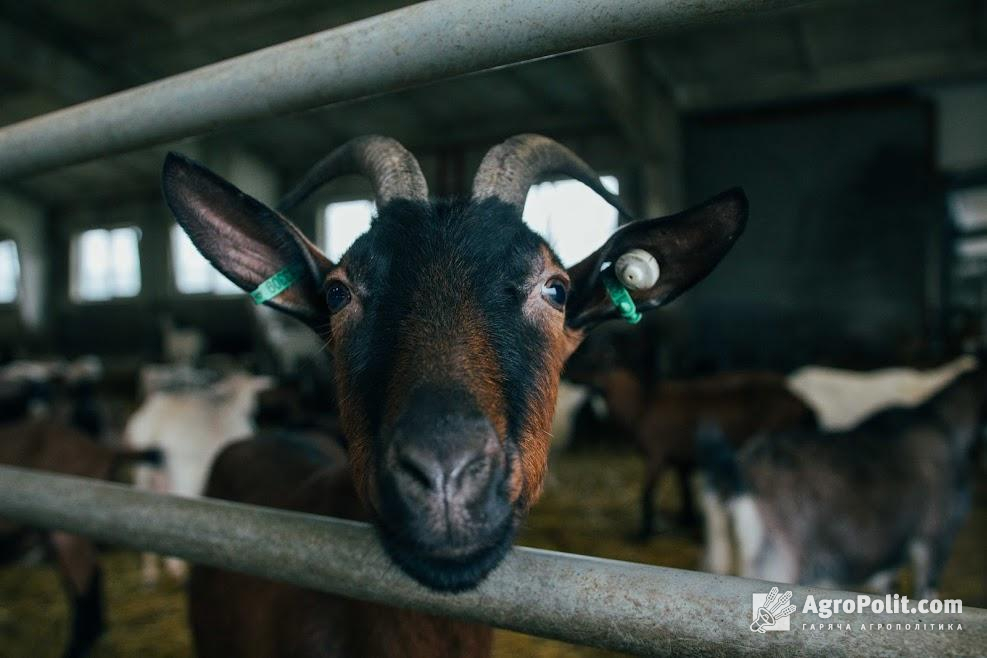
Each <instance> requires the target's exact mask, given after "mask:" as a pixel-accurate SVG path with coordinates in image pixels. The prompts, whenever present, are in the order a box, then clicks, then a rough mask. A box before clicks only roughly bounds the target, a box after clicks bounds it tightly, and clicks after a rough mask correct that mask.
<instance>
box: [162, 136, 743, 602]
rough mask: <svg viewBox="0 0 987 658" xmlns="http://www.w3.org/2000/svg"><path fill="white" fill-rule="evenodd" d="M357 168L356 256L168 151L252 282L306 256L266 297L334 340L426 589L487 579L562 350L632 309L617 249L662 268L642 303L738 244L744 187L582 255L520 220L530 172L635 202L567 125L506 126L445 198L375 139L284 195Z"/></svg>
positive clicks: (355, 445)
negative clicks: (467, 181)
mask: <svg viewBox="0 0 987 658" xmlns="http://www.w3.org/2000/svg"><path fill="white" fill-rule="evenodd" d="M352 170H355V171H358V172H359V173H363V174H365V175H367V176H368V177H369V178H370V179H371V181H372V182H373V184H374V187H375V191H376V194H377V204H378V214H377V217H375V219H374V221H373V223H372V226H371V228H370V230H369V231H368V232H367V233H366V234H364V235H363V236H361V237H360V238H358V239H357V241H356V242H355V243H354V244H353V245H352V246H351V247H350V249H349V250H348V251H347V253H346V254H345V255H344V256H343V257H342V258H341V260H340V262H339V263H331V262H330V261H329V260H328V259H327V258H326V257H325V256H324V255H323V254H322V253H321V252H320V251H319V250H318V249H317V248H316V247H315V246H313V245H312V244H311V243H310V242H309V241H308V240H307V239H305V237H304V236H302V234H301V233H300V232H299V231H298V230H297V229H296V228H295V227H294V226H293V225H292V224H291V223H290V222H288V221H287V220H286V219H284V218H283V217H282V216H281V215H279V214H278V213H276V212H275V211H273V210H270V209H268V208H266V207H265V206H263V205H262V204H260V203H259V202H257V201H256V200H254V199H252V198H250V197H248V196H246V195H244V194H243V193H241V192H239V191H238V190H237V189H236V188H234V187H233V186H232V185H230V184H229V183H227V182H226V181H223V180H222V179H220V178H219V177H217V176H216V175H215V174H212V173H211V172H209V171H208V170H206V169H204V168H202V167H201V166H199V165H197V164H195V163H193V162H191V161H188V160H186V159H183V158H181V157H179V156H174V155H171V156H169V158H168V160H167V161H166V163H165V170H164V192H165V197H166V199H167V201H168V204H169V206H170V207H171V209H172V211H173V212H174V214H175V216H176V218H177V219H178V221H179V223H180V224H181V225H182V226H183V227H184V228H185V230H186V231H187V232H188V233H189V235H190V236H191V238H192V240H193V242H194V243H195V244H196V245H197V247H198V248H199V249H200V251H202V253H203V254H204V255H205V256H206V257H207V258H208V259H209V260H210V261H211V262H212V264H213V265H215V266H216V267H217V268H218V269H219V270H220V271H222V272H223V273H224V274H225V275H226V276H227V277H229V278H230V279H231V280H232V281H233V282H235V283H236V284H238V285H239V286H240V287H242V288H243V289H245V290H253V289H254V288H256V287H257V286H258V285H259V284H260V283H261V282H263V281H265V280H266V279H268V278H269V277H271V276H272V275H273V274H275V273H276V272H278V271H281V270H283V269H284V268H291V269H292V270H293V271H295V272H297V273H298V278H297V280H296V281H295V283H294V284H293V285H292V286H291V287H290V288H288V289H287V290H285V291H283V292H282V293H280V294H279V295H278V296H277V297H275V298H274V299H273V300H269V301H268V302H267V303H268V304H270V305H271V306H274V307H275V308H279V309H281V310H283V311H285V312H288V313H290V314H293V315H295V316H297V317H300V318H301V319H303V320H304V321H306V322H307V323H308V324H309V325H310V326H312V328H313V329H314V330H315V331H316V332H318V333H319V334H320V335H321V336H322V337H323V339H324V340H325V341H326V342H327V344H328V346H329V349H330V350H331V351H332V353H333V355H334V364H335V368H336V373H335V377H336V382H337V385H338V388H339V399H340V401H341V402H340V408H341V416H342V419H341V420H342V424H343V428H344V430H345V433H346V436H347V440H348V446H349V453H350V460H351V470H352V474H353V478H354V484H355V485H356V488H357V491H358V492H359V494H360V496H361V498H362V500H363V501H364V503H365V506H366V508H367V509H368V511H369V512H370V514H371V516H372V518H373V519H374V522H375V524H376V526H377V528H378V529H379V533H380V536H381V539H382V542H383V544H384V546H385V548H386V549H387V550H388V552H389V554H390V555H391V556H392V558H393V559H394V561H395V562H396V563H397V564H398V565H399V566H401V567H402V569H404V571H405V572H407V573H408V574H409V575H411V576H412V577H414V578H415V579H417V580H418V581H419V582H421V583H423V584H425V585H427V586H429V587H432V588H434V589H439V590H448V591H456V590H462V589H467V588H471V587H473V586H475V585H476V584H477V583H478V582H479V581H480V580H482V578H483V577H484V576H485V575H486V574H487V573H489V571H490V570H491V569H493V568H494V567H495V566H496V565H497V564H498V563H499V562H500V560H501V558H502V557H503V556H504V554H505V553H506V551H507V549H508V548H509V546H510V544H511V542H512V539H513V536H514V531H515V528H516V527H517V524H518V522H519V520H520V519H521V518H523V516H524V513H525V512H526V511H527V509H528V508H529V507H530V505H531V504H532V503H533V502H534V501H535V500H536V499H537V497H538V495H539V493H540V490H541V486H542V480H543V477H544V471H545V467H546V463H547V455H548V448H549V432H550V428H551V419H552V412H553V410H554V405H555V396H556V392H557V388H558V382H559V374H560V371H561V369H562V365H563V364H564V362H565V360H566V358H567V357H568V356H569V354H571V352H572V351H573V350H574V349H575V348H576V346H577V345H578V344H579V342H580V341H581V339H582V337H583V335H584V333H585V331H586V330H587V329H588V328H589V327H590V326H592V325H594V324H596V323H598V322H599V321H601V320H605V319H609V318H612V317H615V316H616V315H617V312H616V311H615V309H614V307H613V305H612V303H611V302H610V301H609V298H608V296H607V293H606V291H605V288H604V285H603V282H602V281H601V276H602V275H601V270H602V269H603V268H604V265H605V264H608V263H611V262H613V261H614V260H616V258H617V257H618V256H620V255H621V254H622V253H624V252H626V251H628V250H630V249H634V248H640V249H646V250H648V251H649V252H650V253H652V254H653V255H654V256H655V257H656V258H657V260H658V262H659V263H660V267H661V278H660V279H659V281H658V283H657V284H656V285H655V286H654V287H652V288H651V289H649V290H639V291H633V293H632V295H633V298H634V300H635V302H636V303H637V307H638V308H639V309H641V310H644V309H650V308H654V307H657V306H659V305H661V304H663V303H666V302H668V301H670V300H671V299H672V298H673V297H675V296H676V295H677V294H679V293H680V292H682V291H683V290H685V289H686V288H688V287H689V286H691V285H692V284H694V283H695V282H697V281H698V280H699V279H701V278H702V277H704V276H705V275H706V274H707V273H708V272H709V271H710V270H711V269H712V268H713V266H714V265H715V264H716V263H717V262H718V261H719V260H720V258H722V257H723V255H724V254H725V253H726V252H727V250H728V249H729V248H730V246H731V245H732V244H733V242H734V241H735V239H736V238H737V237H738V236H739V234H740V232H741V230H742V228H743V224H744V221H745V218H746V201H745V199H744V197H743V195H742V193H740V192H739V191H737V192H731V193H727V194H725V195H721V196H720V197H718V198H717V199H714V200H713V201H711V202H709V203H707V204H705V205H704V206H701V207H699V208H696V209H693V210H690V211H687V212H685V213H682V214H680V215H677V216H675V217H672V218H668V219H662V220H651V221H646V222H635V223H632V224H630V225H628V226H626V227H624V228H623V229H621V230H620V231H618V232H617V233H615V234H614V236H613V237H611V238H610V239H609V240H608V241H607V242H606V244H604V245H603V246H602V247H601V248H600V249H599V250H598V251H597V252H596V253H594V254H593V255H591V256H590V257H589V258H587V259H586V260H585V261H583V262H582V263H579V264H578V265H575V266H574V267H572V268H570V269H569V270H568V271H567V270H566V269H564V268H563V267H562V265H561V264H560V263H559V261H558V259H557V258H556V257H555V255H554V254H553V253H552V251H551V249H550V248H549V247H548V246H547V245H546V243H545V242H544V241H543V240H542V239H541V238H540V237H538V236H537V235H536V234H535V233H533V232H532V231H531V230H529V229H528V228H527V227H526V226H525V225H524V223H523V222H522V221H521V213H522V208H523V202H524V198H525V196H526V193H527V190H528V187H530V185H531V184H532V183H533V182H534V181H535V179H536V178H537V177H538V176H539V175H543V174H545V173H548V172H549V171H555V172H560V173H566V174H569V175H571V176H573V177H574V178H578V179H579V180H582V181H583V182H585V183H586V184H587V185H590V186H591V187H593V188H594V189H596V190H597V191H598V192H600V193H601V194H604V195H605V196H607V197H608V199H610V200H611V201H612V202H613V203H615V204H619V201H617V200H616V199H614V198H612V197H611V196H609V193H607V192H606V190H605V189H603V188H602V186H601V185H600V184H599V179H598V177H597V176H596V175H595V174H593V173H592V171H591V170H590V169H589V168H588V167H587V166H586V165H585V164H584V163H582V161H581V160H579V159H578V158H576V156H574V155H573V154H572V153H570V152H569V151H567V150H566V149H564V148H563V147H561V146H560V145H558V144H556V143H555V142H552V141H551V140H548V139H546V138H543V137H537V136H530V135H529V136H521V137H516V138H513V139H511V140H508V141H507V142H505V143H504V144H502V145H500V146H498V147H496V148H494V149H493V150H492V151H491V152H490V154H488V156H487V157H486V158H485V159H484V163H483V164H482V165H481V168H480V171H479V172H478V173H477V176H476V180H475V182H474V193H473V196H472V198H470V199H468V200H460V201H448V202H446V201H438V202H437V201H430V200H429V199H428V197H427V190H426V187H425V182H424V178H423V177H422V176H421V172H420V170H419V168H418V165H417V163H416V162H415V161H414V159H413V158H412V156H411V155H410V154H409V153H407V151H405V150H404V149H403V148H401V147H400V145H398V144H397V143H396V142H393V141H392V140H388V139H385V138H380V137H371V138H361V139H358V140H354V141H353V142H350V143H349V144H347V145H345V146H343V147H341V148H340V149H338V150H337V151H336V152H334V153H333V154H331V155H330V156H329V157H328V158H326V159H325V160H323V161H322V162H320V163H319V164H317V165H316V166H315V168H313V170H312V172H311V173H310V175H309V176H308V177H307V178H306V179H305V180H304V181H303V183H302V184H301V185H300V187H299V188H298V189H296V190H295V191H294V192H293V193H292V194H290V195H289V197H288V198H287V204H288V205H290V204H292V203H294V202H297V201H298V200H299V199H301V198H303V197H305V196H307V195H308V194H309V193H310V192H311V191H312V190H313V189H315V188H316V187H317V186H318V185H320V184H321V183H323V182H325V181H326V180H327V179H329V178H331V177H333V176H336V175H339V174H341V173H345V172H349V171H352ZM285 205H286V203H285V202H283V203H282V207H284V206H285Z"/></svg>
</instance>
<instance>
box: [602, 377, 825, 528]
mask: <svg viewBox="0 0 987 658" xmlns="http://www.w3.org/2000/svg"><path fill="white" fill-rule="evenodd" d="M600 382H601V385H602V389H603V391H604V395H605V396H606V400H607V406H608V408H609V409H610V412H611V414H612V415H613V416H614V418H615V419H616V420H617V421H619V422H620V424H622V425H623V426H624V427H625V428H627V430H628V431H630V432H631V433H633V435H634V437H635V440H636V442H637V446H638V448H639V449H640V451H641V452H642V453H643V456H644V460H645V464H646V466H645V481H644V491H643V499H642V529H641V534H642V535H643V536H647V535H649V534H650V532H651V522H652V521H651V517H652V514H653V509H652V506H651V505H652V503H651V498H652V495H653V492H654V487H655V485H656V483H657V481H658V479H659V478H660V477H661V475H662V473H663V472H664V471H665V469H666V468H668V467H669V466H673V467H675V468H676V469H677V470H678V472H679V477H680V479H681V480H682V482H681V485H682V497H683V510H682V513H683V516H684V517H685V518H686V519H687V520H689V521H691V518H690V515H691V514H692V513H693V508H692V491H691V486H690V483H689V482H688V479H689V475H690V474H691V472H692V471H693V470H694V469H695V467H696V458H697V455H696V432H697V430H698V429H699V427H700V426H701V425H702V423H703V422H714V423H716V424H717V425H718V426H719V427H720V428H721V429H722V431H723V433H724V434H725V435H726V437H727V438H728V439H729V440H730V441H731V442H732V443H733V445H735V446H739V445H742V444H743V443H744V442H746V441H747V440H748V439H749V438H751V437H752V436H754V435H756V434H759V433H761V432H770V431H777V430H783V429H789V428H793V427H800V426H807V425H808V426H811V425H812V424H814V416H813V414H812V411H811V410H810V409H809V408H808V407H807V406H806V405H805V403H803V402H802V401H801V400H800V399H798V398H797V397H795V396H794V395H793V394H792V393H790V392H789V391H788V389H787V388H786V387H785V379H784V377H782V376H781V375H776V374H773V373H763V372H738V373H727V374H721V375H715V376H712V377H705V378H701V379H694V380H685V381H667V382H661V383H660V384H659V385H658V386H657V387H656V388H655V390H653V391H651V392H650V393H646V392H645V390H644V386H643V384H642V382H641V381H640V378H638V377H637V376H635V375H634V374H632V373H631V372H630V371H629V370H626V369H622V368H617V369H614V370H612V371H610V372H609V373H606V374H604V375H602V376H601V377H600Z"/></svg>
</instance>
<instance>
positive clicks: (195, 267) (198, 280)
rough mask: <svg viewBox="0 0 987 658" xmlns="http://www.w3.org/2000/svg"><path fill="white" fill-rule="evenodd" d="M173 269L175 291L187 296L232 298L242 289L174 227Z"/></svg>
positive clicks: (178, 228) (172, 232)
mask: <svg viewBox="0 0 987 658" xmlns="http://www.w3.org/2000/svg"><path fill="white" fill-rule="evenodd" d="M171 269H172V272H173V273H174V277H175V289H176V290H178V292H180V293H182V294H186V295H193V294H204V293H209V294H214V295H232V294H236V293H239V292H240V288H238V287H237V286H236V284H234V283H233V282H231V281H230V280H229V279H227V278H226V277H225V276H223V275H222V274H221V273H220V272H219V270H217V269H216V268H215V267H213V266H212V265H211V264H210V263H209V261H207V260H206V259H205V257H204V256H203V255H202V254H200V253H199V250H198V249H196V248H195V245H193V244H192V240H191V239H190V238H189V236H188V234H187V233H186V232H185V231H183V230H182V228H181V227H180V226H179V225H178V224H173V225H172V227H171Z"/></svg>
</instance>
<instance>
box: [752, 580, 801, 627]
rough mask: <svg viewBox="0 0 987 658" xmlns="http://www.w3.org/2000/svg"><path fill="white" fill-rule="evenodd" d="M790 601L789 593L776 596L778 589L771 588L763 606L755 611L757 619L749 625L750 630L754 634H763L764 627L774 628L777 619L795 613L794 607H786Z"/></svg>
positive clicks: (790, 594)
mask: <svg viewBox="0 0 987 658" xmlns="http://www.w3.org/2000/svg"><path fill="white" fill-rule="evenodd" d="M791 600H792V593H791V592H785V593H784V594H782V595H781V596H778V588H777V587H772V588H771V591H770V592H768V598H766V599H764V605H762V606H761V607H760V608H758V609H757V619H755V620H754V623H752V624H751V630H752V631H754V632H755V633H763V632H764V628H765V627H766V626H774V625H775V624H776V623H777V622H778V620H779V619H782V618H783V617H787V616H788V615H790V614H792V613H793V612H795V606H794V605H788V602H789V601H791Z"/></svg>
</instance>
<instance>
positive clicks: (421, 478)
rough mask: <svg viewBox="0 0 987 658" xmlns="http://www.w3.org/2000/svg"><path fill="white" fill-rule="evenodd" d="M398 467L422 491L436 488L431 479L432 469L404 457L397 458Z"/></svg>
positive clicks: (432, 478) (435, 483)
mask: <svg viewBox="0 0 987 658" xmlns="http://www.w3.org/2000/svg"><path fill="white" fill-rule="evenodd" d="M398 467H399V468H400V469H401V470H402V471H404V473H405V474H406V475H407V476H409V477H410V478H411V479H412V480H414V481H415V482H416V483H417V484H418V485H419V486H421V488H422V489H425V490H426V491H430V490H432V489H434V488H436V487H437V486H438V483H437V482H436V481H435V480H436V478H435V477H433V469H430V468H428V467H427V466H425V465H423V464H420V463H418V462H417V461H416V460H414V459H411V458H409V457H406V456H404V455H402V456H399V457H398Z"/></svg>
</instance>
